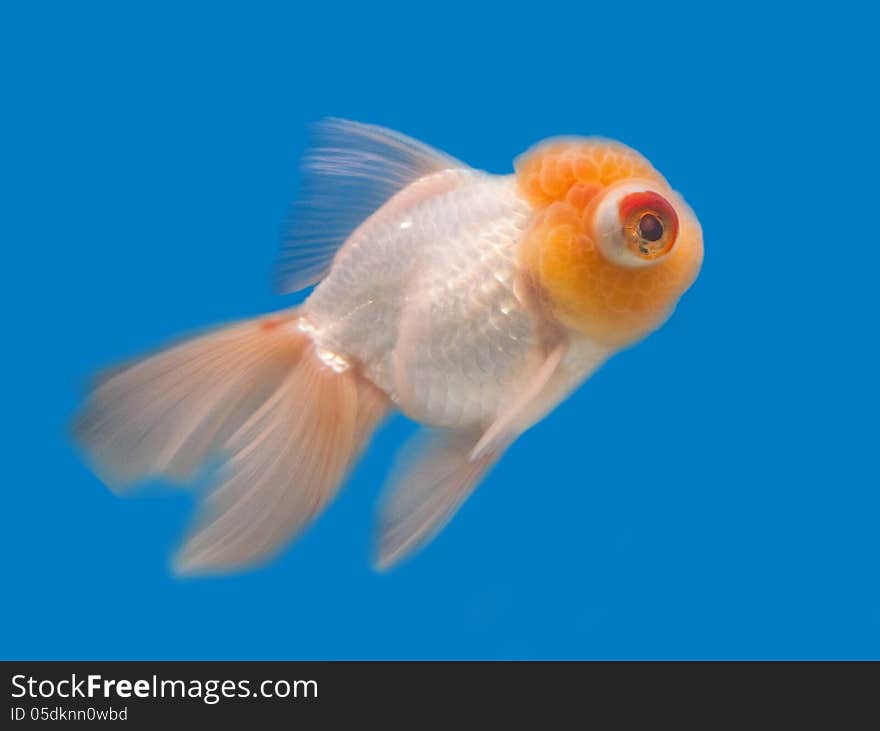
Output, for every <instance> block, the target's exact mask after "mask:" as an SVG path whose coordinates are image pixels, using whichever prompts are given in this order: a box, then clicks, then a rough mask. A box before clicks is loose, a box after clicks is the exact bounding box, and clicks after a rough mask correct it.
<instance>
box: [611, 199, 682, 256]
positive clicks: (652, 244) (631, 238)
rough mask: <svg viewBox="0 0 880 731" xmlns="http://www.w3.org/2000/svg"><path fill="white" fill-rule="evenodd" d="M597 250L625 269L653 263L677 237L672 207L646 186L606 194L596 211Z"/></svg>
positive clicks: (669, 249)
mask: <svg viewBox="0 0 880 731" xmlns="http://www.w3.org/2000/svg"><path fill="white" fill-rule="evenodd" d="M596 229H597V234H598V243H599V248H600V249H601V250H602V253H604V254H605V256H606V257H607V258H608V259H611V260H612V261H614V262H616V263H618V264H622V265H624V266H645V265H650V264H654V263H655V262H657V261H658V260H659V259H661V258H663V257H664V256H665V255H666V254H668V253H669V252H670V251H671V250H672V247H673V246H674V245H675V240H676V238H677V236H678V215H677V214H676V212H675V208H674V207H673V206H672V204H671V203H670V202H669V201H668V200H667V199H666V198H664V197H663V196H662V195H661V194H660V193H658V192H657V191H656V190H653V189H652V188H651V187H650V186H649V185H648V184H644V183H632V182H631V183H626V184H624V185H621V186H619V187H617V188H613V189H611V190H609V191H608V193H607V194H606V196H605V198H604V200H602V201H601V202H600V203H599V206H598V207H597V209H596Z"/></svg>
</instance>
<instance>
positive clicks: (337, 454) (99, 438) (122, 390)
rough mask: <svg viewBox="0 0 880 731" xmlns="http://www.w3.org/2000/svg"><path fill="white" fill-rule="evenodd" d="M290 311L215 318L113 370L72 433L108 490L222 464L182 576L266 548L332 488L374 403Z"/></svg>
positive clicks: (373, 413)
mask: <svg viewBox="0 0 880 731" xmlns="http://www.w3.org/2000/svg"><path fill="white" fill-rule="evenodd" d="M299 322H300V320H299V313H298V311H297V310H295V309H294V310H288V311H285V312H280V313H276V314H274V315H270V316H267V317H262V318H258V319H255V320H249V321H245V322H242V323H238V324H234V325H231V326H228V327H226V328H222V329H220V330H217V331H215V332H212V333H209V334H207V335H203V336H201V337H197V338H194V339H192V340H189V341H186V342H183V343H181V344H179V345H176V346H173V347H171V348H169V349H168V350H165V351H162V352H159V353H157V354H155V355H152V356H150V357H147V358H145V359H143V360H141V361H138V362H135V363H133V364H131V365H128V366H126V367H124V368H122V369H121V370H118V371H116V372H114V373H112V374H111V375H109V376H108V377H107V378H106V379H104V380H103V382H101V383H100V384H99V385H98V386H97V387H96V388H95V390H94V391H93V392H92V394H91V395H90V397H89V399H88V400H87V402H86V403H85V405H84V407H83V409H82V411H81V412H80V414H79V415H78V417H77V418H76V420H75V423H74V435H75V438H76V439H77V441H78V442H79V443H80V444H81V445H82V447H83V449H84V450H85V452H86V453H87V455H88V457H89V459H90V461H91V463H92V465H93V466H94V469H95V472H96V473H97V474H98V475H99V476H100V477H101V478H102V479H103V480H104V481H105V482H106V483H107V484H108V485H109V486H110V487H111V488H113V489H115V490H118V491H121V490H123V489H124V488H126V487H127V486H129V485H131V484H132V483H135V482H137V481H140V480H143V479H144V478H146V477H149V476H156V475H161V476H165V477H168V478H170V479H173V480H175V481H179V482H184V483H185V482H188V481H190V480H191V479H192V478H194V477H195V475H196V474H197V471H198V470H199V468H200V467H202V466H203V465H204V464H205V462H206V461H207V460H208V459H210V458H211V457H214V456H218V457H221V458H223V459H224V460H225V462H224V464H223V467H222V473H221V481H220V484H219V485H218V486H217V487H216V488H215V489H214V490H212V491H211V492H210V493H209V495H208V496H207V498H206V499H205V501H204V505H203V506H202V509H201V511H200V514H199V515H198V517H197V519H196V521H195V526H194V528H193V530H192V533H191V535H190V536H189V538H188V539H187V541H186V542H185V544H184V545H183V547H182V549H181V551H180V553H179V554H178V557H177V560H176V568H177V569H178V570H179V571H181V572H183V573H190V572H201V571H218V570H229V569H236V568H242V567H245V566H249V565H253V564H255V563H258V562H260V561H262V560H264V559H267V558H269V557H270V556H272V555H273V554H275V553H276V552H277V551H278V550H279V549H280V548H282V547H283V546H284V545H285V544H286V543H287V542H288V541H289V540H291V539H292V538H293V537H294V536H295V535H296V534H297V533H298V532H299V531H300V530H301V529H302V528H303V527H304V526H305V525H306V524H307V523H308V522H309V521H310V520H311V519H312V518H313V517H314V516H315V515H317V514H318V512H320V510H321V509H322V508H323V507H324V506H325V505H326V504H327V503H328V501H329V500H330V499H331V498H332V497H333V496H334V495H335V493H336V491H337V489H338V488H339V485H340V484H341V482H342V481H343V479H344V478H345V475H346V472H347V471H348V468H349V467H350V466H351V465H352V463H353V462H354V461H355V459H356V458H357V456H358V455H359V453H360V451H361V449H362V448H363V446H364V444H365V443H366V441H367V440H368V438H369V436H370V434H371V433H372V431H373V430H374V429H375V427H376V426H377V425H378V423H379V422H380V421H381V419H382V418H383V416H384V415H385V414H386V412H387V410H388V406H389V405H388V399H387V397H386V396H385V394H384V393H383V392H382V391H380V390H379V389H377V388H376V387H375V386H374V385H373V384H372V383H370V382H369V381H367V380H366V379H365V378H363V377H362V376H361V375H360V373H359V372H358V369H357V368H356V367H354V366H347V365H345V364H340V363H338V362H336V363H334V362H331V363H329V364H328V363H326V362H325V360H324V359H322V358H321V357H319V353H317V352H316V351H315V348H314V346H313V344H312V341H311V339H310V338H309V336H308V335H307V334H306V333H305V332H303V331H301V330H300V329H299V327H298V325H299Z"/></svg>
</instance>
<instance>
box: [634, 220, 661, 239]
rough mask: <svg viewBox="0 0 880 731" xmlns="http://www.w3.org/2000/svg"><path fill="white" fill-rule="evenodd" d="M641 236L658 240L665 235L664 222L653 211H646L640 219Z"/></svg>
mask: <svg viewBox="0 0 880 731" xmlns="http://www.w3.org/2000/svg"><path fill="white" fill-rule="evenodd" d="M639 236H641V237H642V238H643V239H644V240H645V241H657V240H659V239H660V237H661V236H663V224H662V223H661V222H660V219H659V218H657V216H655V215H654V214H653V213H646V214H645V215H644V216H642V218H641V220H640V221H639Z"/></svg>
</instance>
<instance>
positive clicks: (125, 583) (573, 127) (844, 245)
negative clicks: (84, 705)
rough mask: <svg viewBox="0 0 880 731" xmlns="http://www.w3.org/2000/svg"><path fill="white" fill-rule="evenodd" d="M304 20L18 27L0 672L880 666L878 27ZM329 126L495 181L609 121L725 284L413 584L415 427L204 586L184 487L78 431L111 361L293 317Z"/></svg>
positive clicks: (512, 19)
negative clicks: (287, 539)
mask: <svg viewBox="0 0 880 731" xmlns="http://www.w3.org/2000/svg"><path fill="white" fill-rule="evenodd" d="M298 5H301V4H295V3H285V4H283V6H284V7H282V5H279V6H276V7H272V6H264V5H261V6H260V7H259V8H256V7H252V6H251V5H249V4H241V6H240V7H239V9H238V10H231V9H229V8H228V7H227V6H225V5H223V6H221V5H220V4H216V3H212V4H205V5H202V6H199V5H196V4H179V3H173V4H165V3H150V4H138V5H137V6H136V5H134V4H129V3H125V4H119V3H88V4H86V3H76V4H69V3H64V4H62V3H58V4H49V3H29V4H26V5H25V4H21V5H19V7H18V10H12V9H11V7H10V6H5V7H4V9H3V10H2V11H0V67H2V68H3V69H4V72H3V73H4V79H3V82H2V87H0V88H2V92H0V93H2V96H0V105H2V114H0V133H2V134H0V146H2V147H0V151H2V156H0V160H2V162H0V183H2V191H0V194H2V195H0V211H2V215H0V242H2V251H3V264H2V267H3V268H2V271H3V285H2V288H0V289H2V293H3V311H4V318H3V323H4V328H5V329H6V338H5V339H4V349H3V350H4V354H3V360H2V363H3V365H2V368H3V376H4V377H3V383H4V388H3V394H4V404H3V405H4V409H3V410H4V419H3V431H4V435H3V436H4V438H3V444H4V450H3V479H2V485H3V491H2V495H3V497H2V511H0V514H2V531H0V536H2V541H3V546H2V556H3V559H2V561H3V564H2V565H3V573H2V580H3V601H2V602H0V627H2V629H0V633H2V634H0V655H2V656H3V657H6V658H24V657H32V658H257V659H262V658H291V659H293V658H723V657H727V658H746V657H749V658H779V657H787V658H826V657H848V658H856V657H858V658H867V657H873V658H877V657H880V581H878V576H880V533H878V524H880V479H878V469H877V460H876V455H877V435H878V428H877V418H878V417H877V414H878V409H877V406H878V398H877V396H878V394H877V365H878V363H877V357H876V343H877V335H878V325H877V314H878V305H877V299H876V297H875V296H874V293H875V292H876V287H877V284H878V281H880V280H878V276H877V269H878V255H880V219H878V213H877V210H878V203H877V191H878V187H877V181H878V178H877V169H878V167H877V142H876V139H877V129H878V123H877V118H876V112H875V109H874V105H875V104H876V99H873V98H872V96H875V95H876V69H877V67H878V64H877V58H876V54H875V53H874V52H873V51H871V50H870V49H871V48H872V47H876V44H875V43H874V41H873V39H872V38H871V36H870V34H869V33H868V29H870V28H871V27H872V23H873V22H874V21H875V20H876V19H872V18H868V17H865V16H863V15H858V14H855V13H853V12H850V11H849V10H848V9H847V7H846V4H845V3H833V4H831V5H829V6H827V7H825V8H824V9H823V10H822V12H821V13H818V12H816V13H814V12H813V11H811V10H809V9H808V8H807V7H805V6H804V7H800V8H799V9H798V10H797V12H788V11H783V10H776V9H774V6H773V4H769V3H762V4H760V5H759V6H757V7H755V8H750V7H749V6H748V5H743V4H737V6H736V7H732V6H731V7H730V9H729V10H724V11H720V10H718V9H717V8H716V9H704V10H699V9H697V8H679V9H675V8H673V7H672V6H671V4H669V3H662V4H658V3H653V4H651V5H649V6H646V7H644V8H640V7H639V6H638V4H634V3H627V4H626V6H625V8H623V9H620V10H615V9H614V8H613V5H614V4H612V3H596V4H591V3H576V4H572V5H571V6H570V7H568V8H567V9H564V10H563V9H557V10H553V11H552V12H551V11H550V8H551V7H552V5H553V4H552V3H550V4H546V3H545V4H540V3H539V4H534V5H532V6H529V7H528V8H525V7H524V6H523V9H521V10H517V7H520V6H517V5H516V4H510V3H505V4H500V5H498V6H497V7H492V8H491V9H490V8H489V6H486V7H483V8H481V7H480V6H477V5H474V4H473V3H469V4H466V5H464V6H462V7H460V8H456V7H454V5H452V4H439V5H437V4H429V5H426V6H424V7H421V6H417V5H416V6H413V5H409V6H408V9H402V8H401V9H397V10H380V9H378V8H376V7H373V6H372V5H367V6H365V5H364V4H359V5H358V7H354V6H352V7H341V6H340V7H329V8H324V9H322V8H319V7H318V6H317V4H316V5H315V6H311V7H308V8H306V9H303V8H300V7H298ZM591 5H595V6H596V7H591ZM419 7H421V9H418V8H419ZM246 8H247V9H246ZM862 29H865V30H862ZM326 115H336V116H344V117H349V118H353V119H358V120H362V121H368V122H373V123H379V124H383V125H386V126H389V127H392V128H395V129H399V130H401V131H404V132H406V133H408V134H410V135H413V136H415V137H417V138H420V139H423V140H425V141H427V142H429V143H431V144H433V145H435V146H437V147H440V148H442V149H445V150H447V151H448V152H450V153H451V154H453V155H455V156H457V157H459V158H461V159H463V160H466V161H468V162H470V163H471V164H473V165H474V166H476V167H480V168H484V169H488V170H491V171H496V172H504V171H508V170H510V167H511V160H512V158H513V157H514V156H515V155H516V154H518V153H520V152H521V151H523V150H524V149H525V148H527V147H528V146H530V145H531V144H533V143H534V142H536V141H537V140H540V139H542V138H544V137H547V136H550V135H557V134H602V135H606V136H610V137H614V138H618V139H620V140H622V141H624V142H626V143H628V144H630V145H632V146H634V147H636V148H637V149H639V150H640V151H642V152H643V153H645V154H646V155H647V156H648V157H649V158H650V159H651V160H652V161H653V162H654V163H655V164H656V165H657V167H658V168H659V169H660V170H661V171H662V172H663V173H664V174H665V175H666V176H667V177H668V178H669V180H670V181H671V182H672V183H673V185H674V186H675V187H676V188H677V189H679V190H681V191H682V192H683V193H684V195H685V197H686V198H687V199H688V201H689V202H690V204H691V205H692V206H693V208H694V210H695V211H696V212H697V214H698V215H699V217H700V219H701V221H702V224H703V228H704V233H705V242H706V259H705V265H704V268H703V271H702V275H701V276H700V279H699V280H698V281H697V283H696V285H695V286H694V287H693V289H692V290H691V291H690V292H689V293H688V294H687V295H686V296H685V297H684V299H683V300H682V302H681V304H680V306H679V308H678V311H677V312H676V314H675V316H674V317H673V319H672V320H671V321H670V322H669V324H668V325H667V326H666V327H665V328H663V329H662V330H661V331H660V332H658V333H657V334H655V335H653V336H652V337H650V338H649V339H648V340H647V341H645V342H644V343H642V344H640V345H638V346H637V347H635V348H633V349H632V350H630V351H628V352H625V353H623V354H621V355H619V356H618V357H616V358H615V359H614V360H613V361H611V362H610V363H609V364H608V365H607V366H606V367H605V368H603V369H602V370H601V372H599V373H598V374H597V375H596V376H595V377H594V378H593V379H592V380H591V381H590V382H589V383H588V384H587V385H586V386H585V387H584V388H582V389H581V390H580V391H579V392H578V393H577V394H576V395H575V396H573V397H572V398H571V399H570V400H569V401H567V402H566V403H565V404H564V405H563V406H562V407H561V408H559V409H558V410H557V411H556V412H555V413H554V414H552V415H551V416H550V417H549V418H548V419H547V420H546V421H545V422H544V423H542V424H540V425H539V426H538V427H536V428H535V429H534V430H532V431H531V432H529V433H528V434H527V435H526V436H525V437H524V438H523V439H522V440H521V441H520V442H519V443H517V444H516V445H515V447H514V448H513V449H512V450H511V451H510V453H509V454H508V455H507V456H506V457H505V459H504V460H503V461H502V462H501V464H500V465H499V466H498V467H497V469H496V470H495V471H494V472H493V473H492V475H491V477H490V479H489V480H488V481H487V482H486V483H485V484H484V485H483V486H482V488H481V489H479V490H478V491H477V492H476V494H475V495H474V496H473V498H472V499H471V500H470V501H469V502H468V503H467V504H466V505H465V507H464V509H463V510H462V511H461V513H460V514H459V515H458V516H457V518H456V519H455V520H454V521H453V523H452V524H451V525H450V526H449V527H448V528H447V530H446V531H445V532H444V533H443V534H442V535H441V536H440V537H439V539H438V540H437V541H436V542H435V543H433V544H432V545H431V546H430V547H429V548H428V549H427V550H426V551H424V552H423V553H421V554H419V555H418V556H417V557H416V558H415V559H414V560H412V561H409V562H407V563H406V564H405V565H403V566H401V567H400V568H399V570H396V571H393V572H392V573H389V574H387V575H379V574H376V573H374V572H373V571H372V570H371V569H370V567H369V562H368V551H369V547H370V539H371V528H372V523H373V506H374V502H375V499H376V497H377V492H378V489H379V487H380V485H381V483H382V480H383V477H384V475H385V472H386V469H387V467H388V464H389V460H390V458H391V455H392V453H393V452H394V449H395V448H396V446H397V445H398V444H400V442H401V441H402V440H403V439H404V438H405V437H406V435H407V434H409V433H410V431H411V430H412V426H411V425H409V424H408V423H406V422H404V421H403V420H402V419H396V420H393V421H391V422H390V423H389V424H388V425H387V426H386V427H385V428H383V429H382V431H381V432H379V433H378V435H377V436H376V438H375V440H374V442H373V445H372V448H371V449H370V451H369V453H368V454H367V455H366V457H365V459H364V460H363V461H362V462H361V463H360V465H359V466H358V468H357V470H356V471H355V473H354V474H353V476H352V478H351V480H350V482H349V485H348V487H347V489H346V490H344V492H343V493H342V494H341V496H340V498H339V499H338V500H337V501H336V502H335V503H334V504H333V505H332V506H331V507H330V509H329V510H328V511H327V512H326V513H325V514H324V515H323V516H322V517H321V519H320V520H319V521H318V522H317V523H316V524H315V525H314V526H313V527H312V528H311V529H310V530H309V531H308V532H307V533H306V534H305V535H304V536H303V537H302V538H301V539H300V540H299V541H298V542H297V543H296V544H295V545H294V546H293V548H292V549H291V550H289V551H287V552H285V553H284V555H283V556H282V557H281V558H280V559H279V560H277V561H275V562H274V563H272V564H271V565H269V566H267V567H266V568H264V569H262V570H259V571H256V572H254V573H249V574H244V575H238V576H233V577H228V578H221V579H213V580H188V581H184V580H178V579H176V578H173V577H172V576H171V575H170V573H169V571H168V559H169V556H170V554H171V551H172V550H173V547H174V546H175V545H176V543H177V541H178V539H179V538H180V536H181V534H182V533H183V531H184V530H185V528H186V525H187V521H188V517H189V516H190V514H191V508H192V502H191V497H190V496H189V495H188V494H187V493H186V492H184V491H178V490H174V489H172V488H169V487H162V486H153V487H151V488H149V489H148V490H146V492H145V494H143V495H140V496H137V497H133V498H131V499H126V500H123V499H119V498H117V497H114V496H113V495H112V494H110V493H109V492H108V491H107V490H106V489H105V488H104V487H103V486H102V485H101V484H100V483H99V482H98V481H97V480H96V479H95V478H94V477H93V476H92V475H91V474H90V473H89V472H88V471H87V470H86V469H85V468H84V467H83V466H82V464H81V463H80V462H79V461H78V459H77V457H76V455H75V454H74V452H73V451H72V449H71V447H70V444H69V442H68V440H67V436H66V428H67V423H68V420H69V418H70V415H71V414H72V412H73V411H74V409H75V407H76V405H77V403H78V401H79V399H80V398H81V395H82V393H83V390H84V387H85V384H86V383H87V379H88V377H89V376H90V374H92V373H93V372H94V371H96V370H97V369H100V368H101V367H103V366H106V365H108V364H110V363H113V362H115V361H118V360H119V359H121V358H125V357H128V356H131V355H134V354H137V353H139V352H141V351H143V350H145V349H149V348H151V347H153V346H155V345H157V344H160V343H162V342H163V341H164V340H165V339H166V338H167V337H168V336H170V335H173V334H177V333H180V332H185V331H187V330H188V329H192V328H196V327H200V326H202V325H206V324H209V323H212V322H216V321H223V320H226V319H230V318H235V317H239V316H243V315H249V314H254V313H259V312H262V311H266V310H270V309H274V308H278V307H281V306H284V305H286V304H289V303H291V302H293V301H295V299H294V300H291V299H287V300H284V299H281V298H278V297H276V296H275V295H274V294H273V293H272V291H271V288H270V280H271V272H272V263H273V258H274V255H275V251H276V244H277V234H278V231H279V227H280V225H281V222H282V220H283V218H284V215H285V212H286V209H287V204H288V202H289V200H290V199H291V198H292V197H293V196H294V195H295V192H296V187H297V173H296V166H297V158H298V156H299V154H300V153H301V151H302V149H303V146H304V144H305V141H306V125H307V123H308V122H310V121H313V120H315V119H318V118H320V117H322V116H326Z"/></svg>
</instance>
